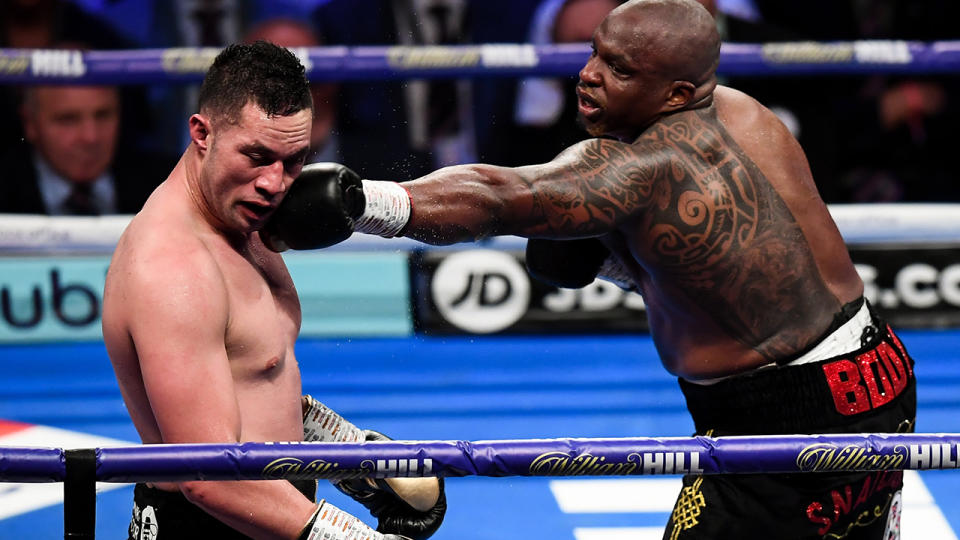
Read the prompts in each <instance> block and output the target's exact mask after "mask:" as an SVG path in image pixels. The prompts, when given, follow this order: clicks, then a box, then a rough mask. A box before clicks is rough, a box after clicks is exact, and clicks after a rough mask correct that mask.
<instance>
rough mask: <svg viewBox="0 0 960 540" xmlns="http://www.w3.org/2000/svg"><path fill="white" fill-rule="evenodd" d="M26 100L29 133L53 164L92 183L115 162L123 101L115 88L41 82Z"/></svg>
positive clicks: (74, 178) (76, 179)
mask: <svg viewBox="0 0 960 540" xmlns="http://www.w3.org/2000/svg"><path fill="white" fill-rule="evenodd" d="M30 92H31V93H30V94H29V95H28V97H27V100H26V102H25V104H24V116H23V120H24V134H25V135H26V138H27V140H28V141H30V143H31V144H32V145H33V146H34V148H36V149H37V150H38V151H39V152H40V154H41V155H43V157H44V159H45V160H46V161H47V162H48V163H50V165H51V166H52V167H53V169H54V170H55V171H56V172H57V173H58V174H60V175H61V176H63V177H64V178H66V179H67V180H70V181H72V182H91V181H93V180H95V179H96V178H97V177H98V176H100V175H101V174H102V173H103V172H104V171H106V170H107V168H108V167H109V166H110V163H111V162H112V161H113V155H114V150H115V148H116V143H117V129H118V126H119V123H120V105H119V98H118V96H117V91H116V90H115V89H113V88H102V87H93V86H84V87H79V86H73V87H69V86H63V87H53V86H51V87H37V88H34V89H32V90H31V91H30Z"/></svg>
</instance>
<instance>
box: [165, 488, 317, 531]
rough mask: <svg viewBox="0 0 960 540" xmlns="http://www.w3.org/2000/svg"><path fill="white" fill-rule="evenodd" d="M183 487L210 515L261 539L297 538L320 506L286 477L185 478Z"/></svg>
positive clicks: (186, 494) (182, 490) (190, 498)
mask: <svg viewBox="0 0 960 540" xmlns="http://www.w3.org/2000/svg"><path fill="white" fill-rule="evenodd" d="M180 490H181V492H182V493H183V494H184V496H185V497H186V498H187V500H189V501H190V502H192V503H193V504H195V505H197V506H198V507H200V508H201V509H203V510H204V511H205V512H207V513H208V514H210V515H211V516H213V517H215V518H216V519H218V520H220V521H222V522H223V523H225V524H226V525H228V526H229V527H231V528H233V529H236V530H237V531H239V532H241V533H243V534H245V535H247V536H249V537H251V538H255V539H258V540H259V539H264V540H293V539H295V538H297V535H299V534H300V531H301V530H302V529H303V527H304V526H305V525H306V524H307V522H308V521H309V520H310V517H311V516H312V514H313V512H314V510H315V509H316V506H317V505H316V504H315V503H314V502H313V501H311V500H309V499H307V498H306V497H305V496H304V495H303V494H302V493H300V492H299V491H298V490H297V489H296V488H295V487H294V486H293V484H291V483H290V482H287V481H286V480H256V481H230V482H211V481H197V482H183V483H181V484H180Z"/></svg>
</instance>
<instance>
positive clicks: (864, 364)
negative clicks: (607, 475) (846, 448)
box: [663, 312, 917, 540]
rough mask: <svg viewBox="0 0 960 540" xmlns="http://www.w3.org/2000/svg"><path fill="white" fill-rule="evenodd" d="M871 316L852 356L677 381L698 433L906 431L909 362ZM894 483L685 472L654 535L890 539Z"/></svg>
mask: <svg viewBox="0 0 960 540" xmlns="http://www.w3.org/2000/svg"><path fill="white" fill-rule="evenodd" d="M871 314H872V326H873V330H874V331H872V332H866V333H865V335H864V338H863V340H862V347H861V348H860V349H858V350H856V351H854V352H851V353H847V354H844V355H841V356H837V357H834V358H829V359H826V360H822V361H819V362H813V363H809V364H801V365H792V366H790V365H788V366H783V367H775V368H769V369H761V370H757V371H755V372H752V373H749V374H745V375H740V376H735V377H731V378H729V379H725V380H722V381H720V382H717V383H716V384H712V385H697V384H693V383H689V382H687V381H684V380H682V379H681V381H680V386H681V389H682V390H683V393H684V395H685V397H686V399H687V408H688V409H689V410H690V413H691V415H692V416H693V420H694V424H695V426H696V429H697V433H698V434H700V435H708V436H725V435H786V434H816V433H828V434H829V433H897V432H900V433H903V432H912V431H913V425H914V422H915V419H916V410H917V405H916V404H917V398H916V379H915V378H914V375H913V359H912V358H911V357H910V356H909V354H908V353H907V351H906V349H905V348H904V346H903V344H902V343H901V342H900V340H899V339H898V338H897V336H896V335H895V334H894V332H893V330H892V329H890V327H889V326H888V325H887V324H885V323H884V322H883V321H881V320H879V318H877V317H876V314H874V313H872V312H871ZM868 330H869V328H868ZM902 486H903V473H902V471H880V472H855V473H798V474H743V475H741V474H731V475H703V476H699V475H687V476H685V477H684V479H683V490H682V492H681V494H680V496H679V497H678V499H677V502H676V505H675V507H674V509H673V512H672V513H671V516H670V519H669V522H668V523H667V527H666V530H665V532H664V536H663V537H664V539H669V540H696V539H708V538H709V539H726V538H736V539H738V540H743V539H764V540H767V539H777V540H790V539H815V538H816V539H821V538H822V539H851V540H852V539H881V538H883V539H884V540H889V539H896V538H899V513H900V491H901V488H902Z"/></svg>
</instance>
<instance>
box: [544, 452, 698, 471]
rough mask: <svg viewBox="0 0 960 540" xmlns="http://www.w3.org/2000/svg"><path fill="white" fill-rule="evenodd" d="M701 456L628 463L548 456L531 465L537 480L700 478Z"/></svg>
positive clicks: (650, 455)
mask: <svg viewBox="0 0 960 540" xmlns="http://www.w3.org/2000/svg"><path fill="white" fill-rule="evenodd" d="M702 472H703V469H701V468H700V453H699V452H642V453H641V452H634V453H631V454H629V455H627V457H626V460H625V461H610V462H608V461H607V457H606V456H595V455H593V454H589V453H585V454H580V455H578V456H571V455H569V454H566V453H564V452H547V453H545V454H541V455H539V456H537V458H536V459H534V460H533V463H531V464H530V473H531V474H532V475H535V476H624V475H640V474H699V473H702Z"/></svg>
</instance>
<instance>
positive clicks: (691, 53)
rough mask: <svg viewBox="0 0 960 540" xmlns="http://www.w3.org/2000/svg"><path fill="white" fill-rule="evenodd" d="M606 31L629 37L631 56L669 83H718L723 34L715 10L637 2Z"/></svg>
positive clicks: (669, 0) (667, 1)
mask: <svg viewBox="0 0 960 540" xmlns="http://www.w3.org/2000/svg"><path fill="white" fill-rule="evenodd" d="M601 28H602V29H604V30H605V31H607V32H610V33H611V34H616V35H619V36H621V37H623V38H626V41H628V42H629V43H630V46H629V51H628V52H629V54H630V55H631V56H633V57H634V58H638V59H643V62H644V63H645V64H646V65H647V67H648V68H649V69H651V70H653V71H654V72H656V73H658V74H660V75H661V76H663V77H665V78H666V79H672V80H682V81H689V82H691V83H693V85H694V86H696V87H701V86H703V85H705V84H711V83H713V82H714V81H715V72H716V69H717V63H718V61H719V58H720V34H719V32H718V31H717V23H716V20H714V18H713V16H711V15H710V12H709V11H707V10H706V8H704V7H703V6H702V5H701V4H700V3H699V2H696V1H695V0H631V1H630V2H627V3H625V4H623V5H621V6H620V7H618V8H616V9H614V10H613V11H612V12H611V13H610V15H609V16H608V17H607V18H606V19H605V20H604V22H603V24H602V25H601Z"/></svg>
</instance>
